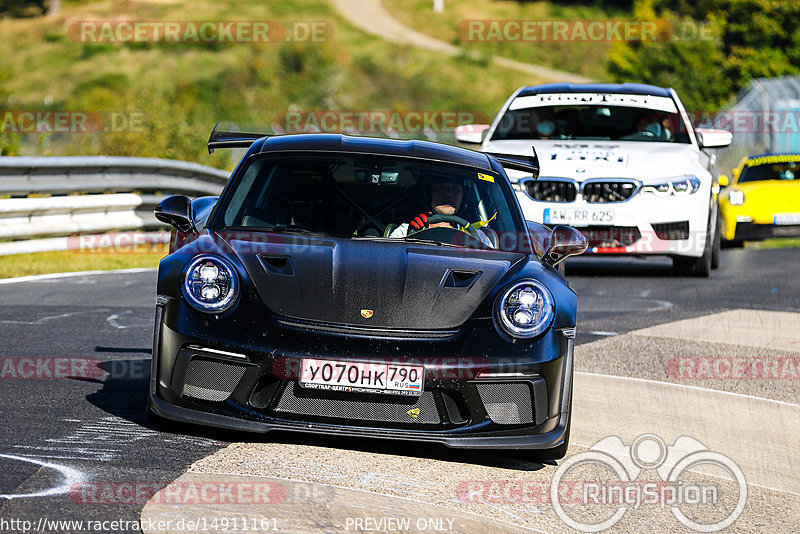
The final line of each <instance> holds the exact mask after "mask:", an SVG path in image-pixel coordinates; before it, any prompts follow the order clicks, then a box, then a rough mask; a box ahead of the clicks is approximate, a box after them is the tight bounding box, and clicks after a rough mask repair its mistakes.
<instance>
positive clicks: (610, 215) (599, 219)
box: [544, 208, 614, 226]
mask: <svg viewBox="0 0 800 534" xmlns="http://www.w3.org/2000/svg"><path fill="white" fill-rule="evenodd" d="M544 224H568V225H570V226H591V225H613V224H614V210H613V209H593V208H545V210H544Z"/></svg>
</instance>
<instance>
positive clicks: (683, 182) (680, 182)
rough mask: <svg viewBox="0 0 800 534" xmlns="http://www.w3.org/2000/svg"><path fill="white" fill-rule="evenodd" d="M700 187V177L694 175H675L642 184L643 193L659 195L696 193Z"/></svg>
mask: <svg viewBox="0 0 800 534" xmlns="http://www.w3.org/2000/svg"><path fill="white" fill-rule="evenodd" d="M699 189H700V178H698V177H697V176H694V175H691V174H690V175H686V176H676V177H674V178H667V179H666V180H664V181H662V182H658V183H653V184H646V185H644V186H642V192H643V193H652V194H656V195H661V196H676V195H679V196H683V195H692V194H694V193H697V191H698V190H699Z"/></svg>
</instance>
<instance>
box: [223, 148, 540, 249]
mask: <svg viewBox="0 0 800 534" xmlns="http://www.w3.org/2000/svg"><path fill="white" fill-rule="evenodd" d="M245 165H246V167H244V168H243V170H242V171H240V172H239V173H238V176H240V178H238V179H237V178H235V177H234V181H233V182H232V183H231V186H230V187H229V190H228V191H226V193H225V195H224V196H223V198H222V199H221V209H220V210H219V211H220V212H221V214H222V215H221V216H219V217H217V220H216V221H214V222H213V223H212V226H211V227H212V228H215V229H223V228H236V229H246V228H252V229H259V228H267V229H270V230H278V231H295V232H302V233H305V234H309V235H320V236H330V237H348V238H384V237H389V235H390V232H389V231H387V227H389V226H390V225H392V227H393V228H394V227H397V226H399V225H402V224H404V223H408V221H410V220H411V219H412V218H413V217H414V216H415V215H417V214H419V213H422V212H426V211H428V210H429V209H430V206H431V186H432V184H433V183H439V182H440V181H443V180H444V181H449V182H455V183H458V184H459V185H460V186H461V187H463V199H462V201H461V206H460V209H459V210H458V212H457V213H456V215H457V216H458V217H461V218H462V219H465V220H466V221H467V222H469V223H470V224H472V225H473V227H475V228H480V229H481V231H482V232H483V233H484V234H487V235H488V234H493V235H492V239H491V240H490V241H491V242H492V243H493V246H492V247H491V248H497V249H503V250H519V247H520V246H522V244H521V242H520V240H522V239H523V238H524V235H526V231H525V229H524V227H523V226H522V222H521V221H522V219H521V217H520V216H519V214H518V211H517V209H518V208H517V206H516V204H515V202H516V201H515V197H514V196H513V192H512V191H511V190H510V188H509V187H508V186H507V184H506V183H505V179H504V178H501V177H500V176H498V175H497V174H495V173H493V172H489V171H486V170H481V169H476V168H472V167H466V166H460V165H452V164H445V163H432V162H430V161H425V160H419V159H413V158H399V157H385V156H373V155H369V156H362V155H348V154H332V155H320V154H296V155H275V154H266V155H261V156H257V157H254V158H251V161H250V162H249V163H248V162H246V163H245ZM440 234H441V233H440ZM420 237H422V236H420ZM425 237H426V238H429V237H430V236H428V235H426V236H425ZM448 237H450V238H452V235H448V234H446V233H444V234H441V235H437V236H434V237H433V238H434V239H438V240H440V241H442V242H446V241H448V239H447V238H448ZM500 237H502V239H500ZM447 244H452V243H450V242H448V243H447Z"/></svg>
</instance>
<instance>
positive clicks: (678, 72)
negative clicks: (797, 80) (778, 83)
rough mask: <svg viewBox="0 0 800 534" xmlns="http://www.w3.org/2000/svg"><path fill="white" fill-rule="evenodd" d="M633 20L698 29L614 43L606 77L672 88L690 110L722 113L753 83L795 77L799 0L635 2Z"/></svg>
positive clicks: (799, 51) (799, 54)
mask: <svg viewBox="0 0 800 534" xmlns="http://www.w3.org/2000/svg"><path fill="white" fill-rule="evenodd" d="M634 15H635V17H636V18H638V19H641V20H654V19H663V20H666V21H668V22H670V23H671V25H672V27H673V28H676V29H683V30H685V29H686V28H695V29H699V30H698V31H695V32H689V33H691V35H688V36H687V34H686V32H685V31H678V32H676V34H675V35H673V36H672V37H671V38H668V39H666V40H663V41H650V42H619V43H615V45H614V46H613V47H612V49H611V51H610V53H609V55H608V58H607V67H608V70H609V73H610V74H611V75H612V77H613V78H614V79H616V80H619V81H622V80H625V81H632V80H637V81H644V82H648V83H654V84H657V85H670V86H672V87H674V88H675V89H676V90H678V91H679V93H680V94H681V97H682V98H683V99H684V101H685V102H686V104H687V106H689V107H692V108H694V109H698V110H700V109H702V110H712V111H713V110H716V109H719V108H720V107H722V106H723V105H725V103H726V102H727V101H729V100H730V98H732V97H733V95H734V94H735V93H736V92H737V91H738V90H739V89H741V88H742V87H744V86H746V85H747V84H748V82H750V80H752V79H753V78H762V77H764V78H768V77H775V76H784V75H790V74H797V73H798V72H800V27H799V26H798V24H797V21H798V20H800V2H797V0H792V1H789V2H782V1H776V0H701V1H700V2H697V3H694V4H689V3H688V2H687V1H686V0H662V1H658V0H637V1H636V3H635V7H634Z"/></svg>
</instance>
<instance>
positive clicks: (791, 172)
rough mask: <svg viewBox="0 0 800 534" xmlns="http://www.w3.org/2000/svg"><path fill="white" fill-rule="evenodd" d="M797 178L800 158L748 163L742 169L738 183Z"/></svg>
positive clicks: (799, 173)
mask: <svg viewBox="0 0 800 534" xmlns="http://www.w3.org/2000/svg"><path fill="white" fill-rule="evenodd" d="M798 179H800V160H798V161H788V162H783V163H771V164H761V165H752V166H751V165H749V164H748V165H746V166H745V167H744V169H742V173H741V175H740V176H739V183H742V182H758V181H762V180H798Z"/></svg>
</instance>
